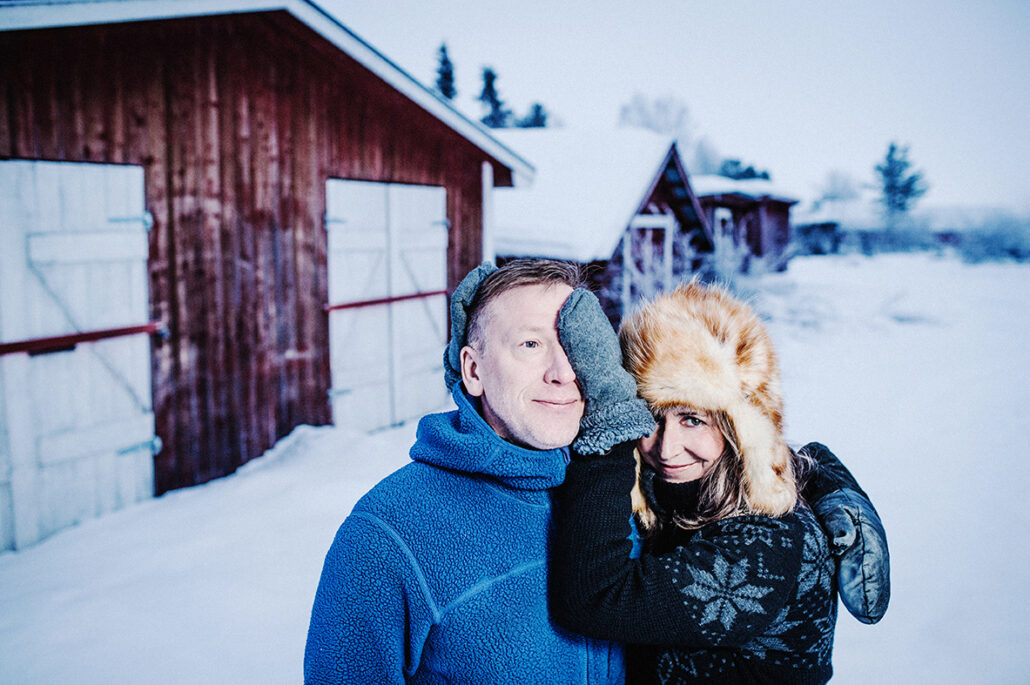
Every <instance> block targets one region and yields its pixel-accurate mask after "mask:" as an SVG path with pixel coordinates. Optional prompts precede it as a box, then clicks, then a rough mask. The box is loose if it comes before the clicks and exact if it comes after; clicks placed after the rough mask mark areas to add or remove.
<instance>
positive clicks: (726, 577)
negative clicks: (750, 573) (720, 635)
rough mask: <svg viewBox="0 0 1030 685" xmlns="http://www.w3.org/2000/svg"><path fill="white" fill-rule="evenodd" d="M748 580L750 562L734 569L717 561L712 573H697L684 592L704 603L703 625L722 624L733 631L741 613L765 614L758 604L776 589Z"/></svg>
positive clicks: (737, 564) (720, 559)
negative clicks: (748, 581)
mask: <svg viewBox="0 0 1030 685" xmlns="http://www.w3.org/2000/svg"><path fill="white" fill-rule="evenodd" d="M746 580H747V559H741V560H740V561H739V562H738V563H736V564H732V565H731V564H729V563H728V562H727V561H726V560H725V559H724V558H722V557H716V559H715V563H714V564H713V567H712V573H708V572H707V571H695V572H694V582H693V583H691V584H690V585H687V586H686V587H684V588H683V589H682V590H681V592H682V593H683V594H685V595H687V596H688V597H693V598H695V599H698V600H700V601H701V602H703V603H704V605H705V610H704V613H703V615H702V616H701V623H712V622H714V621H719V622H720V623H722V625H723V627H724V628H726V630H729V629H730V628H731V627H732V626H733V621H734V620H735V619H736V618H737V614H738V613H740V612H751V613H755V614H764V613H765V610H764V609H763V608H762V605H761V604H760V603H759V602H758V600H759V599H761V598H762V597H765V596H766V595H767V594H769V593H770V592H772V588H769V587H760V586H757V585H751V584H750V583H747V582H745V581H746Z"/></svg>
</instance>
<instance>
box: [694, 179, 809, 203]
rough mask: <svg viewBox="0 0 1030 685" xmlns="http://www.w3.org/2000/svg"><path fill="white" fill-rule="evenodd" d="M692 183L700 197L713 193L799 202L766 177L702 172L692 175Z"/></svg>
mask: <svg viewBox="0 0 1030 685" xmlns="http://www.w3.org/2000/svg"><path fill="white" fill-rule="evenodd" d="M690 185H691V187H693V188H694V194H695V195H697V196H698V198H702V197H708V196H711V195H744V196H746V197H752V198H755V199H760V198H763V197H767V198H769V199H771V200H779V201H780V202H797V201H798V200H797V198H796V197H794V196H793V195H791V194H790V193H787V192H784V191H783V190H782V189H780V188H777V187H776V186H775V185H774V184H773V183H772V181H768V180H766V179H764V178H748V179H734V178H728V177H726V176H719V175H717V174H701V175H698V176H693V175H692V176H691V177H690Z"/></svg>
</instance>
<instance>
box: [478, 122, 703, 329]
mask: <svg viewBox="0 0 1030 685" xmlns="http://www.w3.org/2000/svg"><path fill="white" fill-rule="evenodd" d="M495 134H496V135H497V137H498V138H500V140H501V141H503V142H505V143H507V144H509V145H511V147H512V148H513V149H515V150H518V151H519V154H523V155H525V156H526V157H527V158H528V159H529V160H531V161H532V163H533V165H534V166H535V168H536V176H535V180H534V182H533V185H532V186H531V187H527V188H517V189H513V190H504V191H499V192H497V193H494V195H493V199H494V207H493V216H494V222H493V224H494V226H495V233H494V236H493V241H494V249H495V251H496V254H497V257H498V260H499V261H501V262H503V261H506V260H509V259H512V258H516V257H550V258H555V259H565V260H571V261H575V262H578V263H580V264H584V265H586V266H588V267H589V273H590V278H591V281H592V285H593V287H594V290H595V291H596V292H597V293H598V296H599V297H600V299H601V301H602V304H603V305H604V307H605V311H606V313H607V314H608V316H609V318H610V319H611V320H612V321H613V322H617V321H618V320H619V319H620V318H621V316H622V315H623V314H624V313H625V312H626V311H628V310H629V309H630V308H632V306H633V305H634V304H635V303H637V302H639V301H640V300H641V299H644V298H649V297H651V296H653V295H654V294H655V293H656V292H658V291H660V290H666V289H669V288H672V287H674V286H675V284H676V283H678V282H679V281H681V280H684V279H686V278H689V277H690V276H691V274H693V273H694V272H695V271H696V270H697V269H699V268H700V266H701V263H702V258H703V256H704V255H705V254H710V253H711V251H712V248H713V246H712V239H711V232H710V229H709V227H708V224H707V222H706V220H705V216H704V214H703V211H702V207H701V204H700V203H699V202H698V198H697V197H696V196H695V195H694V192H693V190H692V188H691V184H690V180H689V178H688V176H687V171H686V169H685V168H684V166H683V161H682V160H681V159H680V155H679V151H678V149H677V147H676V145H675V143H674V142H673V141H672V140H671V139H670V138H667V137H664V136H660V135H657V134H654V133H651V132H648V131H644V130H640V129H632V128H617V129H611V130H606V131H584V130H575V129H510V130H503V131H495Z"/></svg>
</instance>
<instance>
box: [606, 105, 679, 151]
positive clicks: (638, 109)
mask: <svg viewBox="0 0 1030 685" xmlns="http://www.w3.org/2000/svg"><path fill="white" fill-rule="evenodd" d="M619 125H620V126H633V127H636V128H646V129H648V130H649V131H654V132H655V133H661V134H663V135H668V136H673V137H675V138H677V139H678V140H679V141H680V143H681V144H683V145H688V144H689V143H690V130H691V124H690V111H689V110H688V109H687V105H686V104H684V102H683V101H682V100H680V99H678V98H675V97H673V96H671V95H667V96H665V97H660V98H654V99H650V98H647V97H645V96H644V95H643V94H641V93H634V94H633V99H632V100H630V101H629V102H628V103H626V104H625V105H623V106H622V108H621V109H620V110H619Z"/></svg>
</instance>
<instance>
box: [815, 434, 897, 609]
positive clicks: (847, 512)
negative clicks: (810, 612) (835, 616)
mask: <svg viewBox="0 0 1030 685" xmlns="http://www.w3.org/2000/svg"><path fill="white" fill-rule="evenodd" d="M802 449H803V450H804V451H805V452H806V453H808V454H809V455H811V456H812V457H813V458H814V459H815V460H816V462H817V464H818V467H817V469H816V472H815V474H814V475H813V476H812V478H811V480H810V481H809V483H808V484H806V485H805V489H804V491H803V495H804V496H805V499H807V500H808V501H809V502H810V503H811V504H812V508H813V509H814V510H815V513H816V516H817V517H818V518H819V522H820V523H821V524H822V525H823V528H824V529H825V530H826V533H827V535H828V537H829V539H830V551H831V552H832V553H833V555H834V556H835V557H837V589H838V592H839V593H840V598H841V601H842V602H844V606H845V607H846V608H847V610H848V611H849V612H850V613H851V615H852V616H854V617H855V618H857V619H858V620H859V621H861V622H862V623H876V622H877V621H879V620H880V619H881V618H883V615H884V614H885V613H886V612H887V604H888V603H889V602H890V597H891V580H890V572H891V566H890V552H889V551H888V549H887V533H886V532H885V531H884V529H883V524H882V523H881V522H880V516H879V515H878V514H877V513H876V509H875V508H874V507H873V503H872V502H871V501H870V500H869V497H868V495H866V494H865V492H864V491H863V490H862V488H861V487H860V486H859V484H858V481H856V480H855V477H854V476H852V475H851V472H850V471H848V469H847V468H845V466H844V464H842V463H841V462H840V460H839V459H837V457H836V456H835V455H834V454H833V452H831V451H830V450H829V449H828V448H827V447H826V446H825V445H821V444H819V443H817V442H812V443H809V444H807V445H805V446H804V447H803V448H802Z"/></svg>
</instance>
